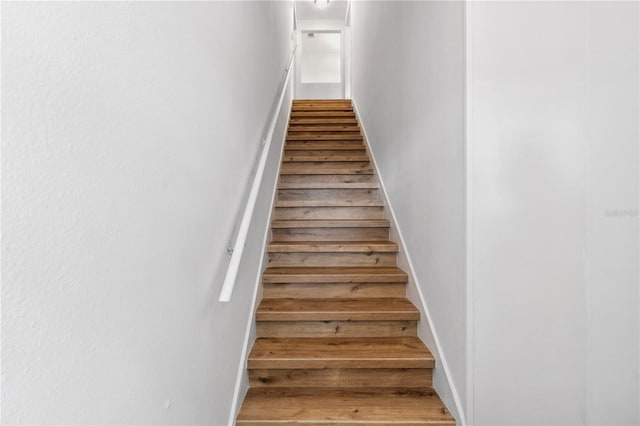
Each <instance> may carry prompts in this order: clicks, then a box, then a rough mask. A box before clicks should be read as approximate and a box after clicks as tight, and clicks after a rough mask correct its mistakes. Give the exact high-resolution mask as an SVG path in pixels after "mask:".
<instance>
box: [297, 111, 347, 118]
mask: <svg viewBox="0 0 640 426" xmlns="http://www.w3.org/2000/svg"><path fill="white" fill-rule="evenodd" d="M312 117H313V118H323V119H324V118H351V119H355V118H356V114H355V113H354V112H353V111H292V112H291V118H312Z"/></svg>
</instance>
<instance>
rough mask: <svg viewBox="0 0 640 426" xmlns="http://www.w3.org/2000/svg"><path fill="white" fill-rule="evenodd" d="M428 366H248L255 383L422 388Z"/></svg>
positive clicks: (427, 380) (428, 376)
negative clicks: (281, 368) (318, 367)
mask: <svg viewBox="0 0 640 426" xmlns="http://www.w3.org/2000/svg"><path fill="white" fill-rule="evenodd" d="M432 380H433V371H432V370H430V369H428V368H367V369H362V368H335V369H330V370H249V385H250V386H257V387H320V386H322V387H336V388H338V387H343V388H345V387H348V388H363V387H372V388H375V387H380V386H381V384H383V383H384V385H385V387H404V388H409V387H411V388H414V387H417V388H424V387H429V386H431V385H432V383H433V382H432Z"/></svg>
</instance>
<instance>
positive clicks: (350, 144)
mask: <svg viewBox="0 0 640 426" xmlns="http://www.w3.org/2000/svg"><path fill="white" fill-rule="evenodd" d="M284 148H285V150H287V151H293V150H295V151H301V150H312V151H314V150H315V151H317V150H325V151H327V150H334V151H335V150H358V149H364V144H363V143H362V142H361V141H290V142H287V143H286V144H285V145H284Z"/></svg>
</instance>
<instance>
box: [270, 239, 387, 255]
mask: <svg viewBox="0 0 640 426" xmlns="http://www.w3.org/2000/svg"><path fill="white" fill-rule="evenodd" d="M267 252H268V253H298V252H304V253H372V252H386V253H397V252H398V245H397V244H396V243H394V242H391V241H348V242H345V241H322V242H317V241H316V242H313V241H293V242H286V243H285V242H271V243H269V245H267Z"/></svg>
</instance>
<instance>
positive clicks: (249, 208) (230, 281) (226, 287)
mask: <svg viewBox="0 0 640 426" xmlns="http://www.w3.org/2000/svg"><path fill="white" fill-rule="evenodd" d="M295 53H296V49H295V48H294V49H293V51H292V52H291V58H290V59H289V65H288V66H287V69H286V70H285V71H286V73H287V75H286V76H285V79H284V85H283V86H282V91H281V92H280V99H279V100H278V103H277V107H276V109H275V111H274V113H273V118H272V119H271V125H270V126H269V131H268V132H267V136H266V137H265V139H264V140H263V141H262V143H263V147H262V154H261V155H260V162H259V163H258V168H257V169H256V174H255V176H254V178H253V184H252V185H251V192H249V199H248V200H247V204H246V206H245V208H244V214H243V215H242V222H240V228H239V229H238V234H237V235H236V241H235V243H234V244H233V247H232V249H231V260H230V261H229V266H228V267H227V274H226V275H225V277H224V284H222V291H221V292H220V298H219V299H218V301H220V302H228V301H230V300H231V295H232V294H233V287H234V286H235V284H236V278H237V276H238V269H239V268H240V260H241V259H242V253H243V252H244V246H245V244H246V240H247V233H248V232H249V224H250V223H251V218H252V217H253V209H254V207H255V205H256V200H257V199H258V191H259V189H260V184H261V183H262V175H263V174H264V167H265V164H266V163H267V156H268V155H269V148H270V147H271V139H273V132H274V131H275V129H276V123H277V121H278V116H279V115H280V110H281V109H282V101H283V99H284V94H285V93H286V91H287V86H288V85H289V77H290V75H291V64H292V63H293V58H294V56H295Z"/></svg>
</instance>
